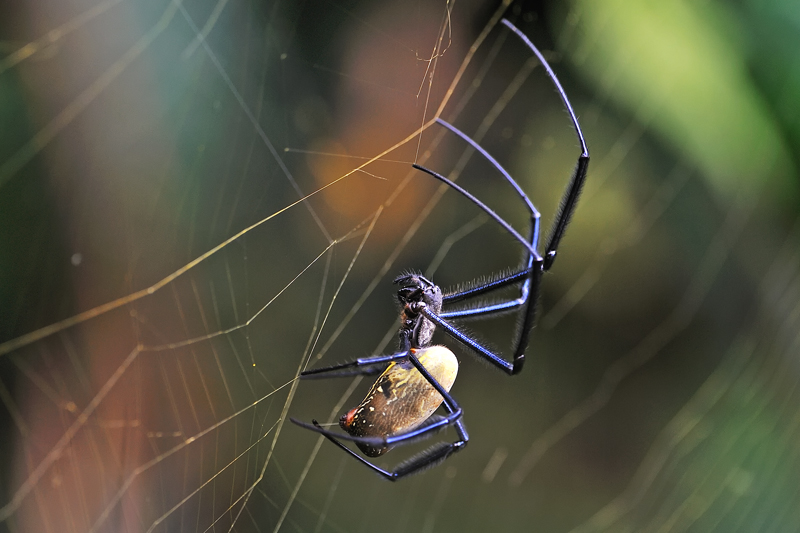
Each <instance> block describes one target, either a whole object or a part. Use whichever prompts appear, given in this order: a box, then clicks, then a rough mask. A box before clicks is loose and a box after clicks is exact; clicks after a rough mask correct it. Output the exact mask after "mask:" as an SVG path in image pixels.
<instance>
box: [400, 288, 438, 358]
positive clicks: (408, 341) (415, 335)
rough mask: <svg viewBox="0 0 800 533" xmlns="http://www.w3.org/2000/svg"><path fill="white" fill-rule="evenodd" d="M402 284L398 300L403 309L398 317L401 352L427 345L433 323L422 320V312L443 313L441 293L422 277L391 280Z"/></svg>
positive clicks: (432, 329) (434, 325)
mask: <svg viewBox="0 0 800 533" xmlns="http://www.w3.org/2000/svg"><path fill="white" fill-rule="evenodd" d="M394 282H395V284H398V285H402V287H401V288H400V290H398V291H397V299H398V301H399V302H400V305H401V306H402V310H401V316H400V323H401V325H400V333H399V335H400V349H401V350H403V349H408V348H423V347H425V346H427V345H428V344H430V342H431V339H432V338H433V332H434V330H435V329H436V324H434V323H433V322H431V321H430V320H429V319H427V318H425V315H424V314H423V309H428V310H429V311H431V312H433V313H436V314H439V313H440V312H441V311H442V290H441V289H440V288H439V286H438V285H435V284H434V283H433V282H432V281H430V280H429V279H427V278H426V277H425V276H422V275H421V274H407V275H403V276H400V277H398V278H397V279H395V280H394Z"/></svg>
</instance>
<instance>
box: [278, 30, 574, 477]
mask: <svg viewBox="0 0 800 533" xmlns="http://www.w3.org/2000/svg"><path fill="white" fill-rule="evenodd" d="M501 22H502V23H503V24H504V25H505V26H506V27H508V28H509V29H510V30H511V31H512V32H513V33H515V34H516V35H517V36H518V37H519V38H520V39H521V40H522V41H523V42H524V43H525V44H526V45H527V46H528V48H530V50H531V51H532V52H533V53H534V54H535V55H536V57H537V58H538V60H539V62H540V63H541V64H542V66H543V67H544V69H545V71H546V72H547V76H548V78H549V79H550V80H551V82H552V83H553V85H554V86H555V88H556V90H557V91H558V94H559V95H560V96H561V100H562V101H563V103H564V107H565V108H566V110H567V113H568V114H569V117H570V119H571V120H572V125H573V128H574V130H575V133H576V135H577V137H578V142H579V144H580V148H581V154H580V156H579V157H578V161H577V163H576V166H575V169H574V170H573V173H572V177H571V179H570V182H569V185H568V186H567V189H566V191H565V192H564V196H563V198H562V201H561V206H560V208H559V210H558V213H557V215H556V218H555V220H554V222H553V226H552V229H551V232H550V236H549V238H548V240H547V244H546V246H545V252H544V255H540V254H539V252H538V245H539V219H540V216H539V212H538V211H537V210H536V208H535V207H534V206H533V203H531V201H530V199H529V198H528V197H527V195H526V194H525V193H524V192H523V191H522V189H521V188H520V187H519V185H517V183H516V182H515V181H514V179H513V178H512V177H511V176H510V175H509V174H508V173H507V172H506V171H505V170H504V169H503V168H502V167H501V166H500V164H499V163H498V162H497V161H496V160H495V159H494V158H493V157H492V156H491V155H489V153H488V152H486V151H485V150H484V149H483V148H482V147H481V146H479V145H478V144H477V143H476V142H475V141H474V140H472V139H471V138H470V137H469V136H467V135H466V134H464V133H463V132H461V131H460V130H459V129H457V128H456V127H455V126H453V125H451V124H449V123H447V122H445V121H444V120H441V119H437V122H438V123H439V124H440V125H441V126H443V127H445V128H447V129H449V130H450V131H452V132H453V133H455V134H456V135H457V136H459V137H460V138H462V139H463V140H464V141H465V142H467V143H468V144H470V145H471V146H472V147H473V148H474V149H475V150H476V151H477V152H478V153H480V154H481V155H482V156H483V157H485V158H486V159H487V160H488V161H489V162H490V163H491V164H492V165H493V166H494V167H495V168H496V169H497V170H498V171H499V172H500V173H501V174H502V175H503V176H504V177H505V179H506V180H507V181H508V183H509V184H511V186H512V187H513V188H514V189H515V190H516V192H517V194H518V195H519V196H520V198H521V199H522V201H523V202H524V203H525V205H526V206H527V208H528V211H529V212H530V230H529V233H528V237H527V238H525V237H522V236H521V235H520V234H519V233H518V232H517V231H516V230H514V228H512V227H511V226H510V225H509V224H508V223H507V222H505V221H504V220H503V219H502V218H500V217H499V216H498V215H497V214H496V213H495V212H494V211H492V210H491V209H490V208H489V207H487V206H486V205H485V204H483V202H481V201H480V200H478V199H477V198H476V197H474V196H473V195H472V194H470V193H469V192H468V191H466V190H465V189H463V188H462V187H460V186H459V185H457V184H455V183H454V182H452V181H450V180H449V179H447V178H446V177H444V176H442V175H440V174H438V173H436V172H434V171H433V170H429V169H427V168H425V167H422V166H420V165H417V164H414V165H413V166H414V168H416V169H418V170H420V171H422V172H424V173H426V174H428V175H430V176H432V177H434V178H436V179H438V180H440V181H442V182H443V183H446V184H447V185H448V186H450V187H452V188H453V189H455V190H456V191H458V192H459V193H461V194H462V195H464V196H465V197H466V198H467V199H469V200H470V201H471V202H472V203H473V204H475V205H476V206H477V207H478V208H480V209H482V210H483V211H484V212H486V213H487V214H488V215H489V216H490V217H492V218H493V219H494V220H495V221H496V222H498V223H499V224H500V225H501V226H502V227H503V228H504V229H505V230H506V231H507V232H509V233H510V234H511V235H512V236H513V237H514V238H515V239H517V240H518V241H519V242H521V243H522V244H523V246H524V247H525V249H526V252H527V253H526V255H527V258H526V260H525V261H524V264H523V265H522V266H521V267H520V268H519V269H518V270H517V271H516V272H513V273H511V274H508V275H504V276H501V277H499V278H496V279H493V280H491V281H489V282H480V283H472V284H470V285H469V288H468V289H466V290H462V291H458V292H454V293H451V294H443V293H442V290H441V289H440V288H439V287H438V286H437V285H436V284H434V283H433V282H432V281H430V280H429V279H427V278H425V277H424V276H422V275H421V274H406V275H402V276H400V277H398V278H397V279H395V280H394V282H395V283H396V284H399V285H400V289H399V290H398V291H397V299H398V301H399V303H400V306H401V308H402V310H401V317H400V318H401V324H400V331H399V349H398V351H397V352H395V353H393V354H390V355H378V356H373V357H364V358H359V359H356V360H355V361H352V362H350V363H344V364H340V365H334V366H329V367H324V368H317V369H312V370H306V371H304V372H302V373H301V374H300V376H301V377H303V378H310V377H333V376H348V375H355V374H376V373H378V372H381V371H382V373H381V375H380V376H379V377H378V379H377V381H375V383H374V384H373V385H372V388H371V389H370V390H369V392H368V393H367V396H366V397H365V398H364V400H363V401H362V402H361V403H360V404H359V405H358V406H356V407H355V408H353V409H351V410H350V411H349V412H347V413H346V414H344V415H342V417H341V419H340V421H339V425H340V426H341V428H342V429H343V430H344V431H346V432H347V433H346V434H342V433H338V432H334V431H329V430H327V429H324V428H322V427H321V426H320V425H319V423H318V422H317V421H316V420H312V423H311V424H308V423H305V422H301V421H299V420H296V419H294V418H292V419H291V420H292V422H294V423H295V424H297V425H299V426H301V427H304V428H306V429H309V430H312V431H315V432H317V433H320V434H322V435H323V436H325V437H326V438H327V439H328V440H330V441H331V442H332V443H334V444H335V445H336V446H338V447H339V448H341V449H342V450H344V451H345V452H347V453H349V454H350V455H351V456H352V457H354V458H355V459H356V460H358V461H359V462H361V463H362V464H364V465H366V466H367V467H369V468H370V469H372V470H373V471H374V472H376V473H377V474H379V475H380V476H382V477H384V478H386V479H388V480H391V481H395V480H398V479H401V478H403V477H405V476H408V475H410V474H414V473H416V472H419V471H421V470H424V469H426V468H430V467H432V466H434V465H436V464H438V463H440V462H442V461H444V460H445V459H447V458H448V457H450V456H451V455H453V454H454V453H455V452H457V451H459V450H461V449H463V448H464V447H465V446H466V444H467V442H468V440H469V436H468V435H467V431H466V428H465V427H464V422H463V420H462V414H463V412H462V409H461V407H459V405H458V403H457V402H456V401H455V399H453V397H452V396H451V395H450V388H451V387H452V386H453V383H454V381H455V379H456V374H457V372H458V362H457V360H456V357H455V355H454V354H453V352H452V351H450V349H448V348H447V347H445V346H435V345H433V346H432V345H431V339H432V337H433V333H434V330H435V329H436V328H437V327H439V328H441V329H442V330H444V332H445V333H447V334H448V335H449V336H451V337H453V338H454V339H455V340H457V341H459V342H460V343H462V344H464V345H466V346H467V347H468V348H470V349H471V350H472V351H474V352H476V353H477V354H478V356H479V357H482V358H484V359H486V360H487V361H488V362H489V363H491V364H492V365H494V366H496V367H498V368H500V369H501V370H504V371H505V372H507V373H508V374H509V375H514V374H517V373H518V372H520V370H522V366H523V363H524V362H525V353H524V352H525V349H526V348H527V345H528V337H529V334H530V331H531V329H532V327H533V323H534V318H535V313H536V301H537V299H538V295H539V286H540V283H541V279H542V275H543V274H544V272H546V271H548V270H549V269H550V267H551V266H552V265H553V261H554V260H555V257H556V251H557V249H558V244H559V242H560V241H561V238H562V237H563V235H564V231H565V229H566V227H567V224H568V223H569V220H570V217H571V216H572V214H573V212H574V211H575V207H576V205H577V202H578V196H579V194H580V191H581V188H582V187H583V183H584V181H585V179H586V171H587V168H588V166H589V150H588V148H587V147H586V142H585V140H584V137H583V133H582V131H581V128H580V124H579V123H578V118H577V117H576V115H575V112H574V111H573V110H572V106H571V105H570V103H569V99H568V98H567V95H566V93H565V92H564V89H563V88H562V87H561V84H560V83H559V81H558V78H556V75H555V74H554V73H553V70H552V69H551V68H550V65H549V64H548V63H547V61H546V60H545V58H544V57H543V56H542V54H541V52H539V50H538V49H537V48H536V46H534V45H533V43H532V42H531V41H530V40H529V39H528V38H527V37H526V36H525V34H523V33H522V32H521V31H520V30H519V29H518V28H517V27H516V26H514V24H513V23H511V22H510V21H509V20H507V19H502V21H501ZM516 284H519V285H520V289H519V297H518V298H515V299H512V300H508V301H503V302H499V303H494V304H491V305H483V306H479V307H474V308H470V309H462V310H455V311H446V310H443V307H444V306H447V305H449V304H453V303H456V302H460V301H463V300H468V299H471V298H473V297H476V296H481V295H484V294H486V293H489V292H492V291H495V290H497V289H500V288H503V287H507V286H510V285H516ZM514 309H520V310H521V311H520V313H521V315H522V322H521V327H520V328H519V329H518V331H517V334H516V338H515V339H514V342H513V344H512V345H513V347H514V348H513V356H512V358H511V361H508V360H506V359H504V358H503V357H502V356H500V355H498V354H496V353H494V352H493V351H492V350H490V349H488V348H486V347H485V346H484V345H483V344H482V343H481V342H480V341H479V340H477V339H473V338H472V337H470V336H468V335H467V334H465V333H463V332H461V331H460V330H458V329H457V328H456V327H455V326H453V325H452V324H451V323H450V321H451V320H452V319H461V318H465V317H475V316H484V315H495V314H498V313H502V312H506V311H509V310H514ZM441 405H444V409H445V411H446V413H445V414H444V415H443V416H442V415H436V414H434V412H435V411H436V410H437V409H438V408H439V407H440V406H441ZM447 426H454V427H455V431H456V433H457V435H458V438H457V439H456V440H455V442H450V443H448V442H440V443H438V444H436V445H434V446H433V447H431V448H429V449H427V450H425V451H424V452H422V453H421V454H419V455H417V456H415V457H412V458H411V459H409V460H407V461H406V462H403V463H401V464H399V465H398V466H397V467H395V469H394V470H391V471H389V470H385V469H383V468H381V467H379V466H377V465H375V464H374V463H372V462H370V461H369V460H367V459H365V458H364V457H362V456H361V455H359V454H358V453H356V452H355V451H353V450H352V449H350V448H349V447H347V446H345V445H344V444H343V443H342V441H352V442H354V443H355V444H356V446H357V447H358V448H359V449H360V450H361V451H362V452H363V453H364V454H365V455H366V456H368V457H378V456H380V455H382V454H384V453H386V452H387V451H388V450H389V449H390V448H392V447H393V446H395V445H398V444H403V443H408V442H412V441H416V440H420V439H423V438H426V437H428V436H430V435H431V434H432V433H433V432H435V431H437V430H440V429H443V428H445V427H447Z"/></svg>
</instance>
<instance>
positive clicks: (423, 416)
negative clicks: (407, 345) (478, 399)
mask: <svg viewBox="0 0 800 533" xmlns="http://www.w3.org/2000/svg"><path fill="white" fill-rule="evenodd" d="M412 353H414V354H415V355H416V356H417V359H419V362H420V363H422V366H424V367H425V369H426V370H427V371H428V372H430V374H431V375H432V376H433V377H434V378H435V379H436V381H438V382H439V383H440V384H441V385H442V387H444V389H445V390H447V391H448V392H449V391H450V388H451V387H452V386H453V383H454V382H455V380H456V375H457V374H458V360H457V359H456V356H455V355H454V354H453V352H451V351H450V350H448V349H447V348H446V347H444V346H429V347H427V348H420V349H416V350H412ZM442 401H443V398H442V395H441V394H439V393H438V392H437V391H436V389H434V388H433V385H431V384H430V383H428V381H427V380H426V379H425V378H424V377H423V376H422V374H420V373H419V371H418V370H417V369H416V368H414V365H412V364H411V362H410V361H401V362H399V363H391V364H390V365H389V367H388V368H387V369H386V370H385V371H384V372H383V374H381V376H380V377H379V378H378V379H377V381H375V384H374V385H373V386H372V388H371V389H370V390H369V393H367V397H366V398H364V401H362V402H361V403H360V404H359V405H358V406H357V407H355V408H353V409H351V410H350V411H348V412H347V413H346V414H344V415H342V417H341V418H340V419H339V425H340V426H341V427H342V429H344V430H345V431H347V432H348V433H349V434H350V435H353V436H354V437H388V436H391V435H397V434H399V433H403V432H405V431H409V430H412V429H414V428H416V427H419V426H420V425H421V424H422V423H423V422H425V420H427V419H428V417H430V416H431V415H432V414H433V413H434V411H436V409H438V407H439V406H440V405H441V404H442ZM357 445H358V447H359V448H360V449H361V451H362V452H364V454H366V455H368V456H369V457H377V456H379V455H382V454H384V453H386V452H387V451H389V448H388V447H382V448H376V447H374V446H370V445H368V444H363V443H357Z"/></svg>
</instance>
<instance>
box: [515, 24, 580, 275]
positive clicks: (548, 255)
mask: <svg viewBox="0 0 800 533" xmlns="http://www.w3.org/2000/svg"><path fill="white" fill-rule="evenodd" d="M501 22H502V23H503V24H505V25H506V27H508V29H510V30H511V31H513V32H514V33H516V34H517V36H518V37H519V38H520V39H522V42H524V43H525V44H526V45H527V46H528V48H530V49H531V51H532V52H533V53H534V54H535V55H536V57H537V58H538V59H539V62H540V63H541V64H542V66H543V67H544V69H545V71H546V72H547V76H548V77H549V78H550V80H551V81H552V82H553V85H555V87H556V90H557V91H558V94H559V95H560V96H561V101H562V102H564V107H565V108H566V109H567V113H569V117H570V119H571V120H572V126H573V128H574V129H575V134H576V135H577V136H578V142H579V143H580V145H581V155H580V156H579V157H578V162H577V164H576V165H575V170H574V171H573V172H572V177H571V178H570V182H569V186H568V187H567V190H566V191H565V192H564V197H563V198H562V199H561V205H560V207H559V210H558V215H557V216H556V219H555V220H554V221H553V227H552V229H551V230H550V236H549V237H548V239H547V246H546V247H545V261H544V270H550V267H551V266H552V264H553V261H554V260H555V258H556V251H557V249H558V243H559V242H561V237H563V236H564V231H565V230H566V229H567V224H569V220H570V218H571V217H572V214H573V213H574V212H575V206H577V205H578V197H579V196H580V193H581V189H582V188H583V183H584V182H585V181H586V171H587V169H588V168H589V148H587V146H586V140H585V139H584V138H583V132H582V131H581V126H580V124H579V123H578V117H577V116H576V115H575V111H573V110H572V105H571V104H570V103H569V98H567V93H565V92H564V89H563V87H561V83H560V82H559V81H558V78H557V77H556V75H555V72H553V69H551V68H550V65H549V64H548V63H547V60H545V58H544V56H543V55H542V53H541V52H540V51H539V49H538V48H536V46H534V44H533V43H532V42H531V40H530V39H528V37H527V36H526V35H525V34H524V33H522V32H521V31H520V30H519V28H517V27H516V26H514V24H513V23H511V22H510V21H509V20H508V19H502V20H501Z"/></svg>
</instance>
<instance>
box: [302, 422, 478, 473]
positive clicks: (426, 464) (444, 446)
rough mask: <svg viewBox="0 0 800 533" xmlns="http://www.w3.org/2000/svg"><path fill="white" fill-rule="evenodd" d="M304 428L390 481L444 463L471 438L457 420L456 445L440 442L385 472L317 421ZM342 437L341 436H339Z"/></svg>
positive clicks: (304, 425)
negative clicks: (324, 428) (314, 431)
mask: <svg viewBox="0 0 800 533" xmlns="http://www.w3.org/2000/svg"><path fill="white" fill-rule="evenodd" d="M292 422H295V423H297V421H296V420H294V419H292ZM300 425H301V426H303V427H307V428H309V429H314V426H316V428H318V430H319V431H317V432H318V433H320V434H322V435H323V436H324V437H325V438H327V439H328V440H329V441H331V442H332V443H334V444H335V445H336V446H338V447H339V448H341V449H342V450H344V451H345V452H347V453H348V454H349V455H350V456H351V457H353V458H354V459H356V460H357V461H358V462H359V463H361V464H363V465H364V466H366V467H367V468H369V469H370V470H372V471H373V472H375V473H377V474H378V475H380V476H381V477H383V478H384V479H388V480H389V481H397V480H398V479H402V478H404V477H406V476H408V475H411V474H414V473H417V472H420V471H422V470H425V469H427V468H431V467H433V466H436V465H437V464H439V463H440V462H442V461H444V460H445V459H447V458H448V457H450V456H451V455H452V454H454V453H455V452H457V451H459V450H461V449H463V448H464V446H466V444H467V441H468V440H469V436H468V435H467V431H466V429H465V428H464V423H463V422H462V421H461V420H457V421H456V422H455V427H456V431H457V432H458V435H459V440H458V441H456V442H454V443H446V442H440V443H437V444H436V445H434V446H431V447H430V448H428V449H427V450H425V451H423V452H422V453H420V454H419V455H416V456H414V457H412V458H411V459H409V460H407V461H404V462H402V463H400V464H399V465H397V467H396V468H395V469H394V470H392V471H389V470H384V469H383V468H381V467H379V466H377V465H375V464H373V463H371V462H369V461H368V460H366V459H364V458H363V457H361V456H360V455H359V454H357V453H356V452H354V451H353V450H351V449H350V448H348V447H347V446H345V445H344V444H342V443H341V442H339V440H337V439H336V436H334V435H332V434H331V433H330V432H328V431H325V430H323V429H322V428H321V427H319V424H318V423H317V421H316V420H314V426H310V427H309V424H305V423H301V424H300ZM337 436H341V435H337Z"/></svg>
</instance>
